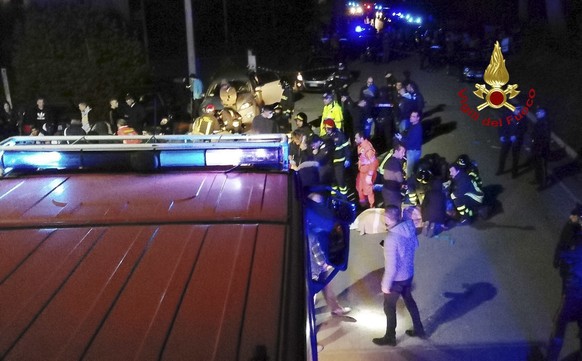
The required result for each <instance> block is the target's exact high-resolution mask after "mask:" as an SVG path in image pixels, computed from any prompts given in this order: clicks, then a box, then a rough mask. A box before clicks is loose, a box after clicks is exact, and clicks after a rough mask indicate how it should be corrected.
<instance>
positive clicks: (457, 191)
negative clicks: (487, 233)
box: [449, 164, 483, 224]
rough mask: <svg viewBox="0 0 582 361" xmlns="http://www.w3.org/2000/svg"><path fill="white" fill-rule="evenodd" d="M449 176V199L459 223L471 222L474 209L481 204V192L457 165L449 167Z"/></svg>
mask: <svg viewBox="0 0 582 361" xmlns="http://www.w3.org/2000/svg"><path fill="white" fill-rule="evenodd" d="M449 172H450V175H451V185H450V187H451V189H450V197H451V200H452V201H453V204H454V205H455V208H456V209H457V212H458V213H459V216H460V223H461V224H467V223H469V222H470V221H471V218H472V217H473V214H474V212H475V211H476V208H477V207H479V205H481V204H482V203H483V191H481V189H480V188H479V187H478V186H477V184H476V183H475V181H473V180H472V179H471V177H469V175H468V174H467V173H465V172H463V171H462V170H461V169H460V168H459V166H458V165H456V164H452V165H451V166H450V167H449Z"/></svg>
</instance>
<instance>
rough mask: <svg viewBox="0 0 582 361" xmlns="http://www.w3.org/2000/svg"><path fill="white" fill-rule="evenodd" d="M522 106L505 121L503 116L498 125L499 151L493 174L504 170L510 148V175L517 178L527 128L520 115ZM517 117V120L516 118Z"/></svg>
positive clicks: (498, 173)
mask: <svg viewBox="0 0 582 361" xmlns="http://www.w3.org/2000/svg"><path fill="white" fill-rule="evenodd" d="M521 109H522V107H520V106H518V107H516V108H515V111H514V112H513V117H512V118H511V120H510V121H509V124H508V123H507V121H506V119H507V118H509V117H505V118H504V121H503V123H502V125H501V126H500V127H498V131H499V141H500V142H501V151H500V152H499V165H498V167H497V172H496V173H495V175H501V174H503V172H504V171H505V161H506V160H507V155H508V154H509V150H511V160H512V163H511V177H512V178H517V176H518V170H519V156H520V153H521V146H522V145H523V136H524V134H525V132H526V130H527V123H526V121H525V120H524V119H523V118H522V116H521V114H520V113H521ZM518 118H519V120H518Z"/></svg>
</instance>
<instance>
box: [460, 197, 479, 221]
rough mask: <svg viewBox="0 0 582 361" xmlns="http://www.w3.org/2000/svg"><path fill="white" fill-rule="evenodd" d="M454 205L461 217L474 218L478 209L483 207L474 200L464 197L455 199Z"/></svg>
mask: <svg viewBox="0 0 582 361" xmlns="http://www.w3.org/2000/svg"><path fill="white" fill-rule="evenodd" d="M453 204H454V205H455V208H456V209H457V212H458V213H459V215H460V216H466V217H472V216H473V214H474V213H475V211H476V210H477V208H479V206H480V205H481V204H480V203H479V202H477V201H476V200H474V199H473V198H471V197H469V196H467V195H462V196H460V197H457V198H455V199H453Z"/></svg>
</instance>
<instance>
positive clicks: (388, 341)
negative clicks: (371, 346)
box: [372, 337, 396, 346]
mask: <svg viewBox="0 0 582 361" xmlns="http://www.w3.org/2000/svg"><path fill="white" fill-rule="evenodd" d="M372 342H374V343H375V344H376V345H378V346H396V339H395V338H392V337H378V338H373V339H372Z"/></svg>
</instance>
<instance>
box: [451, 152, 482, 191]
mask: <svg viewBox="0 0 582 361" xmlns="http://www.w3.org/2000/svg"><path fill="white" fill-rule="evenodd" d="M455 164H457V165H458V166H459V167H460V169H462V170H463V171H465V173H467V174H468V175H469V177H471V179H472V180H473V181H475V183H476V184H477V186H478V187H479V188H483V180H482V179H481V176H480V175H479V168H478V167H477V162H475V161H474V160H472V159H471V158H469V156H468V155H467V154H461V155H460V156H459V157H458V158H457V160H456V161H455Z"/></svg>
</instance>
